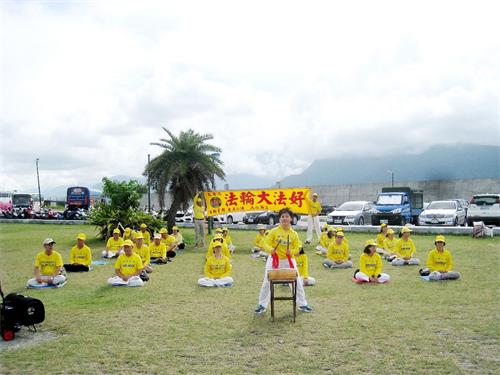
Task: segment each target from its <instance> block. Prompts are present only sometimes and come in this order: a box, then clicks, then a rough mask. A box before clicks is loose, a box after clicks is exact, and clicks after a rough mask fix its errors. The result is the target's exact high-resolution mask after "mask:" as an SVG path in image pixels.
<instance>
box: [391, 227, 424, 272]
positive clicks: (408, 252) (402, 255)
mask: <svg viewBox="0 0 500 375" xmlns="http://www.w3.org/2000/svg"><path fill="white" fill-rule="evenodd" d="M410 234H411V229H410V228H408V227H403V229H401V238H400V239H399V241H398V243H397V244H396V249H395V250H396V258H395V259H394V260H393V261H392V262H391V264H392V265H393V266H405V265H409V266H416V265H418V264H420V261H419V260H418V259H417V258H413V255H414V254H415V252H416V248H415V244H414V243H413V241H412V239H411V238H410Z"/></svg>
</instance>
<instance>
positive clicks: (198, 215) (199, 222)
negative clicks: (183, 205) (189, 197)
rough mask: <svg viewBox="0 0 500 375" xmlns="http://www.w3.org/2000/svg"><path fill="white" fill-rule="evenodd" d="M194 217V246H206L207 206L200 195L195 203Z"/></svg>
mask: <svg viewBox="0 0 500 375" xmlns="http://www.w3.org/2000/svg"><path fill="white" fill-rule="evenodd" d="M193 217H194V242H195V245H194V247H199V246H201V247H205V206H204V205H203V201H202V200H201V198H200V197H199V196H197V197H196V198H195V202H194V205H193Z"/></svg>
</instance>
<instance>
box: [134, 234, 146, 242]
mask: <svg viewBox="0 0 500 375" xmlns="http://www.w3.org/2000/svg"><path fill="white" fill-rule="evenodd" d="M134 238H135V239H136V240H140V239H143V238H144V236H143V235H142V233H141V232H137V233H136V234H135V236H134Z"/></svg>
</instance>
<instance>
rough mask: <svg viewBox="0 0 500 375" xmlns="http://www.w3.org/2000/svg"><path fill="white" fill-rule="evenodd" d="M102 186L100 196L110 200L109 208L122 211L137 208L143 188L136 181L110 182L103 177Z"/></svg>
mask: <svg viewBox="0 0 500 375" xmlns="http://www.w3.org/2000/svg"><path fill="white" fill-rule="evenodd" d="M102 184H103V187H102V195H103V196H104V197H107V198H109V199H110V206H111V208H113V209H115V210H122V211H124V210H128V209H129V208H132V209H137V208H139V202H140V200H141V195H142V194H141V193H142V192H143V191H144V186H143V185H141V184H139V183H138V182H137V181H135V180H130V181H128V182H126V181H112V180H110V179H109V178H107V177H104V178H103V179H102Z"/></svg>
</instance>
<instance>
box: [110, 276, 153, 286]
mask: <svg viewBox="0 0 500 375" xmlns="http://www.w3.org/2000/svg"><path fill="white" fill-rule="evenodd" d="M108 284H110V285H113V286H118V285H125V286H143V285H144V281H142V280H141V278H140V277H139V276H132V277H131V278H130V279H128V281H124V280H123V279H122V278H121V277H120V276H114V277H110V278H109V279H108Z"/></svg>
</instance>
